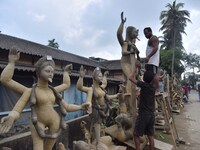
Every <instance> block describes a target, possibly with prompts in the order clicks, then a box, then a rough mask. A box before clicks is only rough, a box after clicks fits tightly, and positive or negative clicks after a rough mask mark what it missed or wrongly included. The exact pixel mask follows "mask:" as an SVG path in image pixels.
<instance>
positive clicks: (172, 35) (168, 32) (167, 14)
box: [160, 0, 191, 75]
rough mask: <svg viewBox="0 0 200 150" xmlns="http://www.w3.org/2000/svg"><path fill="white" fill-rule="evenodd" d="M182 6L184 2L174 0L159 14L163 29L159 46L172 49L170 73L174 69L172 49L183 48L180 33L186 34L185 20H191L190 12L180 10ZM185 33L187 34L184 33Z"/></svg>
mask: <svg viewBox="0 0 200 150" xmlns="http://www.w3.org/2000/svg"><path fill="white" fill-rule="evenodd" d="M183 7H184V3H177V4H176V0H175V1H174V2H173V3H172V4H170V3H168V4H167V5H166V8H167V10H164V11H162V12H161V14H160V20H161V24H162V26H161V28H160V31H163V35H164V37H163V41H162V45H161V47H162V48H163V49H167V50H173V54H172V68H171V74H172V75H173V71H174V51H175V49H180V50H182V49H184V47H183V43H182V34H183V33H184V34H186V32H185V27H186V26H187V22H191V20H190V19H189V17H190V13H189V11H187V10H181V9H182V8H183ZM186 35H187V34H186Z"/></svg>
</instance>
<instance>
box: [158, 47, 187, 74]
mask: <svg viewBox="0 0 200 150" xmlns="http://www.w3.org/2000/svg"><path fill="white" fill-rule="evenodd" d="M183 54H184V53H183V52H182V51H181V50H180V49H179V50H178V49H175V50H174V55H175V58H176V59H175V60H174V70H175V71H174V73H177V74H178V75H181V74H182V73H183V72H184V70H185V67H184V65H183V63H182V60H183V59H184V57H183ZM172 55H173V50H161V51H160V67H161V68H162V69H164V70H166V71H167V72H168V73H169V74H170V75H171V68H172Z"/></svg>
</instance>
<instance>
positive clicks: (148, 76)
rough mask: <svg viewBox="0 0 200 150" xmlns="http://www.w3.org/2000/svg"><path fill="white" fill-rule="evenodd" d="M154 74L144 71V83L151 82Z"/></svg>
mask: <svg viewBox="0 0 200 150" xmlns="http://www.w3.org/2000/svg"><path fill="white" fill-rule="evenodd" d="M154 76H155V74H154V73H153V72H151V71H145V72H144V75H143V80H144V82H146V83H151V82H152V80H153V79H154Z"/></svg>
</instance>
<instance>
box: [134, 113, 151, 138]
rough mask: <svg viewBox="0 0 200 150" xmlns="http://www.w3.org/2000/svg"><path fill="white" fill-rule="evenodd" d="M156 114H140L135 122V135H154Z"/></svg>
mask: <svg viewBox="0 0 200 150" xmlns="http://www.w3.org/2000/svg"><path fill="white" fill-rule="evenodd" d="M154 123H155V115H138V116H137V119H136V122H135V130H134V135H136V136H143V135H147V136H153V135H154Z"/></svg>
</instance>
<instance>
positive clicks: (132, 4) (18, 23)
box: [0, 0, 200, 60]
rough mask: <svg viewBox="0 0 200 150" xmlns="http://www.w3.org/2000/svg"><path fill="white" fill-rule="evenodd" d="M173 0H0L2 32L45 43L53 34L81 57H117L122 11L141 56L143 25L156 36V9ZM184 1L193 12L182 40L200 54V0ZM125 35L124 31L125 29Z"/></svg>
mask: <svg viewBox="0 0 200 150" xmlns="http://www.w3.org/2000/svg"><path fill="white" fill-rule="evenodd" d="M172 2H173V0H0V31H1V33H2V34H7V35H10V36H15V37H18V38H22V39H26V40H30V41H33V42H36V43H40V44H43V45H47V44H48V40H52V39H53V38H54V39H55V40H56V42H58V44H59V49H61V50H63V51H67V52H70V53H73V54H77V55H80V56H83V57H101V58H106V59H108V60H114V59H120V57H121V48H120V45H119V43H118V41H117V37H116V32H117V28H118V26H119V24H120V22H121V18H120V14H121V12H122V11H123V12H124V16H125V17H126V18H127V20H126V23H125V26H126V27H127V26H135V27H136V28H138V29H139V38H140V41H137V43H136V45H137V47H138V49H139V50H140V55H141V57H143V56H144V54H145V53H144V52H145V47H146V42H147V39H146V38H145V37H144V35H143V28H144V27H146V26H150V27H152V29H153V33H154V34H155V35H157V36H160V35H162V34H161V33H160V32H159V29H160V27H161V24H160V21H159V16H160V12H161V11H163V10H166V7H165V6H166V4H167V3H171V4H172ZM179 2H183V3H185V6H184V8H183V9H186V10H188V11H189V12H190V14H191V17H190V19H191V21H192V24H190V23H188V26H187V27H186V32H187V36H186V35H183V43H184V47H185V49H186V51H187V53H189V52H192V53H196V54H199V55H200V51H198V50H199V48H200V19H199V18H200V9H199V8H200V0H177V3H179ZM124 36H125V34H124Z"/></svg>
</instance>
